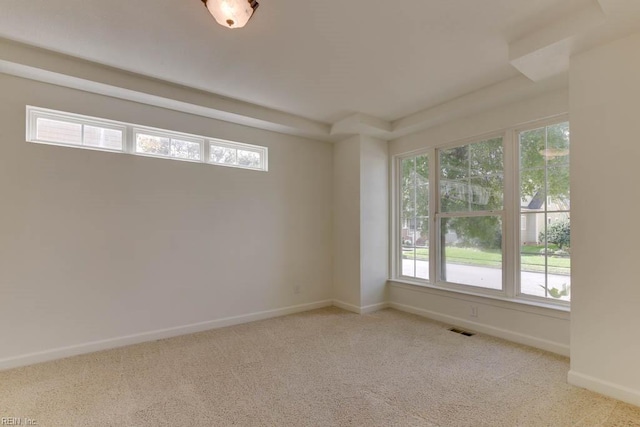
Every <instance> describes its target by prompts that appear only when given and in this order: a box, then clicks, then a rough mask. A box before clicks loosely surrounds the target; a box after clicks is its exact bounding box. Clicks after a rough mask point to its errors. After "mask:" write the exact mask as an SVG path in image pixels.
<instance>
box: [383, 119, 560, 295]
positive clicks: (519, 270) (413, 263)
mask: <svg viewBox="0 0 640 427" xmlns="http://www.w3.org/2000/svg"><path fill="white" fill-rule="evenodd" d="M396 168H397V171H398V173H397V175H396V176H397V181H398V187H397V194H398V197H397V198H396V200H397V206H398V210H397V215H396V218H397V221H396V227H395V233H396V237H397V239H396V242H398V244H397V245H396V248H397V252H396V257H395V260H396V261H395V265H396V268H395V277H396V278H397V279H400V280H407V281H411V282H413V283H417V284H421V283H422V284H428V285H430V286H436V287H441V288H447V289H451V290H458V291H465V292H474V293H482V294H487V295H494V296H497V297H501V298H513V299H516V300H529V301H536V300H538V301H540V302H547V303H549V302H553V303H558V304H567V303H568V301H569V299H570V288H571V278H570V253H571V248H570V233H569V218H570V215H569V124H568V123H566V122H563V123H554V124H551V125H545V126H540V127H535V128H532V129H526V130H522V131H515V130H507V131H505V132H504V133H503V134H497V135H495V136H493V137H489V138H483V139H478V140H475V141H472V142H468V143H463V144H453V145H449V146H445V147H440V148H431V149H427V150H424V151H423V152H419V153H417V154H412V155H408V156H400V157H399V158H398V159H397V163H396Z"/></svg>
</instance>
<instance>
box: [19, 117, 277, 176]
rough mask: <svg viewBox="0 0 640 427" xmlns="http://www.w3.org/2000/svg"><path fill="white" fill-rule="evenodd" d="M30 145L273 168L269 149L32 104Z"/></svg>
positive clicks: (263, 169) (250, 167) (244, 166)
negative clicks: (270, 163)
mask: <svg viewBox="0 0 640 427" xmlns="http://www.w3.org/2000/svg"><path fill="white" fill-rule="evenodd" d="M27 141H29V142H35V143H40V144H48V145H61V146H67V147H76V148H84V149H91V150H100V151H111V152H120V153H126V154H133V155H139V156H149V157H161V158H165V159H173V160H182V161H190V162H197V163H209V164H214V165H223V166H231V167H236V168H243V169H253V170H259V171H267V170H268V149H267V147H262V146H258V145H251V144H244V143H240V142H233V141H223V140H219V139H214V138H207V137H203V136H198V135H191V134H186V133H181V132H174V131H170V130H165V129H157V128H150V127H142V126H138V125H135V124H131V123H122V122H116V121H112V120H106V119H100V118H96V117H89V116H82V115H79V114H73V113H66V112H62V111H54V110H48V109H44V108H38V107H31V106H27Z"/></svg>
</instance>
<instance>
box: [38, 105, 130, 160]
mask: <svg viewBox="0 0 640 427" xmlns="http://www.w3.org/2000/svg"><path fill="white" fill-rule="evenodd" d="M38 119H48V120H56V121H60V122H65V123H73V124H77V125H80V126H81V136H80V144H67V143H64V142H59V141H48V140H44V139H38ZM85 126H94V127H100V128H104V129H111V130H117V131H120V132H122V149H121V150H118V149H116V148H106V147H96V146H92V145H84V128H85ZM27 141H29V142H34V143H37V144H45V145H58V146H61V147H73V148H83V149H85V150H97V151H108V152H112V153H113V152H115V153H121V152H124V151H125V150H126V147H127V127H126V126H125V125H124V124H123V123H120V122H116V121H112V120H106V119H98V118H95V117H87V116H81V115H79V114H73V113H63V112H61V111H55V110H47V109H44V108H37V107H31V106H27Z"/></svg>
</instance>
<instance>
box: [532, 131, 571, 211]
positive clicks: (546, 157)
mask: <svg viewBox="0 0 640 427" xmlns="http://www.w3.org/2000/svg"><path fill="white" fill-rule="evenodd" d="M569 136H570V135H569V123H566V122H565V123H559V124H556V125H553V126H547V127H544V128H540V129H534V130H531V131H526V132H522V133H521V134H520V176H521V180H520V196H521V198H522V201H523V202H525V201H527V200H529V199H531V198H533V197H539V198H540V199H541V200H545V199H546V198H547V196H548V197H549V199H550V200H551V201H553V202H554V203H555V204H557V205H560V206H565V205H567V204H568V200H569V142H570V139H569ZM566 208H567V209H568V205H567V206H566Z"/></svg>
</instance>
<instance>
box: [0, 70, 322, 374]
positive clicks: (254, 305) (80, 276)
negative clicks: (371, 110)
mask: <svg viewBox="0 0 640 427" xmlns="http://www.w3.org/2000/svg"><path fill="white" fill-rule="evenodd" d="M0 93H2V102H1V103H0V144H1V146H2V155H0V200H1V208H0V243H1V244H0V301H2V305H3V309H2V310H0V337H2V340H3V343H4V344H3V345H2V346H0V368H2V367H9V366H15V365H18V364H21V363H28V362H34V361H38V360H44V359H47V358H51V357H59V356H64V355H68V354H70V353H73V352H76V353H77V352H82V351H87V350H91V349H99V348H100V347H101V346H102V347H105V346H110V345H114V342H111V343H104V344H101V345H97V346H95V345H94V346H93V347H91V346H88V347H79V348H75V349H71V350H69V349H67V350H65V351H62V352H58V353H56V352H55V351H54V352H53V353H47V352H48V351H52V350H55V349H60V348H63V347H68V346H82V345H84V344H87V343H89V342H95V341H100V340H109V339H114V338H119V337H124V336H130V335H136V334H143V333H147V332H151V331H158V330H164V329H167V328H180V327H184V326H187V325H193V324H198V323H200V322H209V321H213V320H216V319H223V318H228V317H233V316H242V315H247V314H251V313H257V312H263V311H265V310H276V309H282V308H286V307H292V306H295V307H297V306H299V305H304V304H309V303H315V302H320V303H321V304H328V303H330V302H329V301H328V300H329V299H330V298H331V281H332V277H331V270H332V265H331V253H332V248H331V233H332V221H331V211H332V203H333V202H332V188H331V179H332V163H333V160H332V150H333V148H332V146H331V144H328V143H324V142H316V141H311V140H305V139H302V138H298V137H293V136H285V135H282V134H277V133H272V132H267V131H262V130H257V129H251V128H247V127H242V126H239V125H233V124H229V123H224V122H219V121H215V120H212V119H206V118H202V117H197V116H192V115H188V114H184V113H178V112H174V111H169V110H164V109H160V108H155V107H150V106H145V105H141V104H136V103H133V102H128V101H122V100H117V99H113V98H108V97H103V96H99V95H92V94H88V93H85V92H80V91H75V90H71V89H65V88H61V87H57V86H52V85H47V84H43V83H36V82H33V81H29V80H24V79H20V78H17V77H10V76H7V75H0ZM26 104H30V105H35V106H40V107H46V108H52V109H58V110H63V111H70V112H76V113H80V114H86V115H90V116H97V117H104V118H109V119H113V120H120V121H126V122H132V123H136V124H143V125H148V126H154V127H160V128H165V129H171V130H176V131H182V132H189V133H194V134H200V135H205V136H213V137H220V138H224V139H230V140H236V141H241V142H247V143H251V144H258V145H265V146H267V147H269V161H270V165H269V172H268V173H263V172H255V171H247V170H241V169H234V168H226V167H216V166H211V165H205V164H193V163H187V162H180V161H172V160H161V159H153V158H144V157H138V156H130V155H124V154H112V153H104V152H97V151H89V150H81V149H74V148H61V147H54V146H47V145H38V144H30V143H27V142H25V105H26ZM296 286H299V287H300V292H299V293H295V292H294V290H295V288H296ZM309 307H312V306H302V307H300V309H304V308H309ZM265 315H269V313H267V314H265V313H262V314H261V315H259V316H265ZM259 316H258V317H259ZM212 326H215V323H210V324H209V323H206V324H202V325H200V326H198V327H200V328H206V327H212ZM185 331H188V330H183V332H185ZM179 332H180V330H179V329H178V330H174V331H173V332H170V333H171V334H177V333H179ZM143 338H144V337H142V338H139V339H143ZM135 339H138V338H135ZM135 339H133V340H135ZM129 341H131V339H130V340H129ZM119 343H125V342H124V341H122V342H119ZM42 352H44V353H42ZM28 354H31V356H29V357H27V358H25V357H24V356H25V355H28Z"/></svg>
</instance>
